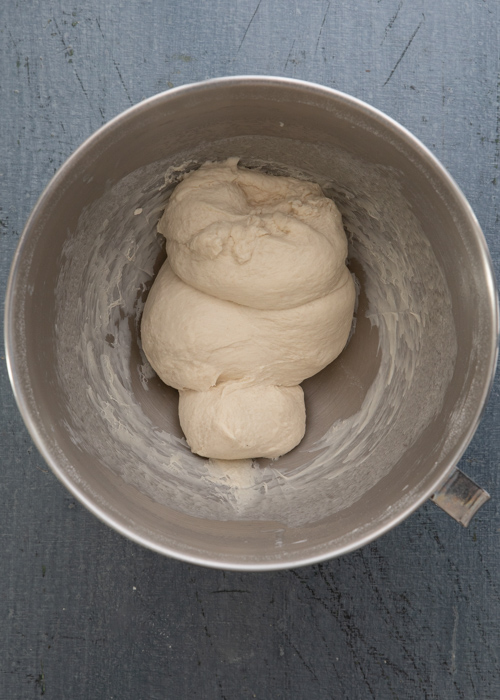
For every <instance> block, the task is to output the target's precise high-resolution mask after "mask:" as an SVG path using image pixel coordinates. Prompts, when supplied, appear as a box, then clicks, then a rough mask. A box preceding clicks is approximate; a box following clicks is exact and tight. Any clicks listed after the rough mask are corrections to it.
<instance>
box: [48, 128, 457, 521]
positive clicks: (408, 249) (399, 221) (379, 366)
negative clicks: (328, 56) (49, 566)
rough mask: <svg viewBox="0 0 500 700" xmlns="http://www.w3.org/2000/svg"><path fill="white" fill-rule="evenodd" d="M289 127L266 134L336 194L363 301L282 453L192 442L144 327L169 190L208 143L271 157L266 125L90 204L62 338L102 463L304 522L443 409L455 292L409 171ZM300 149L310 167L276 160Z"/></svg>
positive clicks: (170, 496) (305, 174)
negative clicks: (424, 226) (266, 454)
mask: <svg viewBox="0 0 500 700" xmlns="http://www.w3.org/2000/svg"><path fill="white" fill-rule="evenodd" d="M284 141H286V140H285V139H282V140H280V145H279V146H278V145H277V142H276V141H271V140H269V141H266V139H260V140H259V142H258V143H259V144H260V145H259V149H260V152H261V153H266V154H267V155H268V162H267V163H266V164H265V167H266V170H267V171H269V172H275V173H276V174H289V175H293V176H295V177H302V178H304V179H312V180H316V181H317V182H319V184H320V185H322V187H323V189H324V191H325V193H326V194H327V195H328V196H331V197H333V198H334V200H335V202H336V203H337V205H338V206H339V208H340V210H341V212H342V215H343V219H344V225H345V228H346V231H347V234H348V237H349V241H350V258H351V263H352V269H353V271H354V272H355V274H356V275H357V277H358V280H359V284H360V306H359V309H358V313H357V319H356V328H355V331H354V334H353V335H352V338H351V340H350V342H349V344H348V347H347V349H346V351H345V352H344V354H343V355H341V356H340V358H339V359H338V360H337V361H336V362H337V363H338V364H336V366H335V367H334V368H333V370H332V372H333V374H332V372H329V371H326V370H324V371H323V372H324V374H323V373H320V375H318V379H317V380H307V382H306V383H305V392H306V399H307V400H308V401H309V406H310V412H309V415H310V424H309V423H308V427H307V433H306V438H305V439H304V441H303V443H302V444H301V445H299V447H298V448H296V449H295V450H293V452H291V453H290V454H289V455H285V456H284V457H281V458H280V459H279V460H276V461H274V462H263V461H260V462H252V461H247V462H245V463H244V464H239V465H229V466H228V465H224V464H220V463H214V462H212V461H208V460H205V459H203V458H201V457H198V456H196V455H193V454H192V453H191V452H190V450H189V448H188V446H187V444H186V441H185V440H184V438H183V436H182V433H181V431H180V428H179V424H178V419H177V398H176V392H175V391H174V390H172V389H170V388H168V387H166V386H165V385H163V384H162V383H161V382H160V381H159V380H158V378H157V377H156V375H155V374H154V372H152V370H151V368H150V366H149V364H148V362H147V360H146V358H145V356H144V354H143V353H142V350H141V347H140V337H139V327H140V319H141V314H142V309H143V306H144V301H145V299H146V297H147V293H148V290H149V288H150V286H151V283H152V280H153V278H154V275H155V273H156V271H157V270H158V268H159V266H160V264H161V262H163V260H164V257H165V254H164V252H163V249H164V241H163V239H162V237H161V236H159V235H158V234H157V233H156V224H157V221H158V219H159V217H160V215H161V213H162V211H163V209H164V206H165V203H166V201H167V199H168V196H169V193H170V192H171V191H172V189H173V187H174V186H175V184H176V182H177V181H178V180H179V178H180V177H182V175H183V173H184V172H186V171H188V170H189V169H192V168H193V167H196V164H197V163H201V162H203V161H204V160H207V158H208V157H212V158H213V159H218V160H219V159H220V160H222V159H223V158H225V157H228V156H229V155H235V154H236V155H241V156H242V162H243V163H244V164H245V165H247V166H250V167H256V166H262V165H263V159H262V158H260V160H259V159H258V158H257V157H256V156H255V157H252V156H251V155H250V154H251V153H255V150H256V148H255V144H256V141H255V139H254V142H253V150H252V148H251V145H250V143H249V141H248V139H247V140H245V139H244V138H243V137H242V138H241V139H234V140H232V142H229V141H224V142H221V143H220V144H219V146H217V145H215V146H214V145H213V144H212V145H211V147H210V151H209V152H207V151H205V152H203V150H202V149H201V150H200V152H198V153H196V154H180V156H179V158H178V160H177V161H176V163H162V162H160V163H155V164H153V165H150V166H147V167H144V168H141V169H140V170H138V171H136V172H134V173H132V174H130V175H129V176H128V177H127V178H125V179H124V180H122V181H121V182H120V183H119V184H118V185H116V186H115V187H113V188H112V189H110V190H109V191H108V192H107V193H105V194H104V195H103V197H102V198H101V199H100V200H99V201H97V202H96V203H95V204H94V205H92V206H91V207H89V208H88V209H87V210H86V211H85V212H84V213H83V214H82V216H81V217H80V220H79V224H78V229H77V231H75V232H73V234H72V235H71V236H70V237H69V238H68V241H67V243H66V245H65V247H64V251H63V252H64V254H63V260H62V265H61V273H60V278H59V283H58V288H57V331H56V342H57V356H58V359H59V366H58V376H59V381H60V384H61V386H62V387H63V389H64V391H65V393H66V395H67V399H68V412H67V417H66V429H67V431H68V432H69V434H70V435H71V437H72V439H73V441H74V442H75V443H76V444H80V445H84V447H85V450H87V451H88V452H90V453H91V454H93V455H95V456H96V457H98V458H99V460H100V461H101V463H102V465H103V466H102V468H103V469H112V470H113V471H114V472H115V473H117V474H119V475H120V476H121V478H122V479H123V480H124V481H126V482H127V483H129V484H131V485H133V486H134V487H136V488H137V489H139V490H140V491H141V492H143V493H144V494H146V495H147V496H148V497H150V498H151V499H152V500H154V501H156V502H158V503H162V504H165V505H168V506H170V507H172V508H174V509H176V510H179V511H181V512H183V513H186V514H188V515H192V516H194V517H201V518H209V519H220V520H224V519H226V520H233V519H256V520H274V521H278V522H282V523H286V524H287V525H292V526H298V525H301V524H304V523H307V522H312V521H316V520H319V519H321V518H324V517H327V516H328V515H331V514H332V513H335V512H338V511H339V510H341V509H343V508H347V507H349V506H350V505H351V504H353V503H354V502H355V501H356V500H358V499H359V498H360V497H361V496H362V495H363V493H365V492H366V491H368V490H369V489H370V488H371V487H372V486H374V485H375V484H376V483H377V482H378V481H380V479H382V478H383V477H384V476H386V475H387V474H388V472H389V471H390V470H391V468H392V467H393V465H394V464H395V463H396V462H397V460H398V459H399V458H400V457H401V456H402V455H403V453H404V452H405V450H406V449H407V447H408V446H409V445H411V444H413V442H415V440H416V439H417V437H418V436H419V435H420V434H421V433H422V431H423V430H424V429H425V427H426V426H427V425H429V424H430V423H431V422H432V420H433V419H434V417H435V416H436V415H437V414H438V413H439V410H440V408H441V405H442V401H443V397H444V394H445V391H446V388H447V386H448V384H449V381H450V379H451V376H452V372H453V364H454V356H455V352H456V339H455V331H454V326H453V322H452V315H451V302H450V295H449V292H448V290H447V288H446V284H445V281H444V277H443V274H442V272H441V270H440V267H439V265H438V263H437V260H436V258H435V256H434V253H433V251H432V249H431V246H430V244H429V243H428V241H427V239H426V238H425V236H424V235H423V233H422V231H421V229H420V226H419V224H418V221H417V218H416V216H415V214H414V212H412V210H411V208H410V206H409V205H408V203H407V201H406V200H405V198H404V197H403V194H402V193H401V191H400V187H399V184H398V174H397V173H395V172H391V171H389V170H388V169H383V168H380V167H378V166H374V165H368V164H366V163H363V162H361V161H359V160H356V159H355V158H353V157H352V156H349V155H347V154H345V153H343V152H342V151H340V150H335V151H333V150H332V153H331V154H326V155H325V152H324V149H323V150H322V152H321V153H320V154H319V155H318V153H316V152H315V147H313V146H311V145H310V144H300V143H298V142H290V143H281V142H284ZM318 148H319V147H318ZM259 149H257V150H259ZM280 149H281V150H280ZM290 152H293V153H294V163H295V164H296V163H300V164H301V166H300V167H298V166H297V165H294V163H292V164H291V165H290V164H289V165H287V166H285V165H277V164H279V163H284V162H286V161H287V153H290ZM332 159H334V162H335V167H334V168H333V169H332V167H331V166H329V165H328V164H329V163H330V162H333V161H332ZM318 162H320V163H322V166H321V167H318V165H317V163H318ZM269 163H273V164H274V165H273V166H272V167H269ZM332 170H333V171H334V172H332ZM166 172H167V176H165V173H166ZM139 210H141V211H140V214H139V213H137V212H139ZM437 318H439V322H436V319H437ZM370 329H371V330H370ZM367 339H368V340H370V342H372V345H373V343H374V345H373V348H372V350H370V357H369V358H368V360H366V361H365V364H370V367H372V370H371V371H372V375H373V376H371V375H370V376H368V375H366V376H364V378H361V377H360V376H359V372H358V370H357V369H356V368H357V367H358V365H359V366H361V364H362V363H363V357H362V352H363V344H365V343H366V342H368V340H367ZM443 348H445V349H446V351H444V350H443ZM334 364H335V363H334ZM334 380H335V381H334ZM308 382H310V384H308ZM336 382H337V383H336ZM353 397H354V398H353ZM325 406H327V408H325ZM308 411H309V408H308Z"/></svg>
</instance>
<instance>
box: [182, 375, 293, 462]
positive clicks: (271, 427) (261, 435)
mask: <svg viewBox="0 0 500 700" xmlns="http://www.w3.org/2000/svg"><path fill="white" fill-rule="evenodd" d="M179 418H180V422H181V425H182V426H183V429H184V431H185V432H187V433H188V434H189V446H190V447H191V449H192V451H193V452H196V453H197V454H199V455H202V456H203V457H214V456H215V455H216V458H217V459H235V457H234V455H235V453H236V454H238V459H248V458H255V457H269V458H271V459H272V458H274V457H279V456H280V455H282V454H284V453H285V452H289V451H290V450H291V449H293V448H294V447H295V446H296V445H298V443H299V442H300V441H301V440H302V438H303V437H304V432H305V425H306V411H305V407H304V392H303V391H302V387H300V386H289V387H281V386H272V385H268V386H262V385H257V386H250V387H246V386H243V387H241V386H239V385H238V384H234V383H230V384H222V385H220V386H216V387H213V388H212V389H209V390H208V391H181V392H180V399H179Z"/></svg>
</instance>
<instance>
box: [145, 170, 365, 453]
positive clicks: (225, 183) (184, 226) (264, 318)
mask: <svg viewBox="0 0 500 700" xmlns="http://www.w3.org/2000/svg"><path fill="white" fill-rule="evenodd" d="M237 163H238V159H235V158H231V159H229V160H228V161H226V162H225V163H206V164H205V165H203V166H202V167H201V168H200V169H199V170H197V171H195V172H193V173H191V174H190V175H188V176H187V177H186V178H185V179H184V180H183V182H182V183H181V184H180V185H178V186H177V188H176V189H175V190H174V192H173V194H172V196H171V198H170V201H169V203H168V206H167V208H166V209H165V212H164V214H163V216H162V218H161V220H160V222H159V224H158V231H159V232H160V233H163V234H164V235H165V237H166V241H167V242H166V247H167V254H168V259H167V261H166V262H165V264H164V265H163V267H162V268H161V270H160V272H159V274H158V276H157V278H156V280H155V282H154V284H153V287H152V288H151V291H150V293H149V296H148V299H147V301H146V305H145V308H144V314H143V318H142V325H141V334H142V344H143V348H144V352H145V353H146V356H147V358H148V360H149V362H150V363H151V365H152V367H153V369H154V370H155V371H156V372H157V374H158V375H159V376H160V378H161V379H162V380H163V381H164V382H165V383H166V384H169V385H170V386H173V387H175V388H176V389H178V390H179V392H180V403H179V417H180V422H181V427H182V429H183V431H184V434H185V435H186V439H187V441H188V444H189V446H190V447H191V449H192V451H193V452H196V453H197V454H200V455H202V456H205V457H212V458H215V459H244V458H249V457H270V458H273V457H277V456H279V455H281V454H284V453H286V452H288V451H289V450H291V449H292V448H293V447H295V445H297V444H298V443H299V442H300V440H301V439H302V437H303V435H304V431H305V409H304V398H303V392H302V389H301V388H300V387H298V386H297V385H298V384H299V383H300V382H302V381H303V380H304V379H306V378H307V377H310V376H312V375H313V374H316V372H319V371H320V370H321V369H323V367H325V366H326V365H327V364H329V363H330V362H332V360H334V359H335V358H336V357H337V356H338V355H339V354H340V352H341V351H342V349H343V348H344V346H345V343H346V341H347V338H348V335H349V331H350V328H351V322H352V314H353V308H354V300H355V290H354V284H353V280H352V277H351V274H350V273H349V270H348V269H347V267H346V265H345V258H346V255H347V241H346V237H345V233H344V230H343V228H342V220H341V216H340V213H339V212H338V210H337V207H336V206H335V204H334V203H333V202H332V201H331V200H329V199H327V198H326V197H325V196H324V195H323V194H322V192H321V189H320V187H319V186H318V185H315V184H313V183H309V182H302V181H299V180H296V179H294V178H288V177H275V176H271V175H264V174H262V173H260V172H257V171H252V170H247V169H244V168H239V167H238V165H237Z"/></svg>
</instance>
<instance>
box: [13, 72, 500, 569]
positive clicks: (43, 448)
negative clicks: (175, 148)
mask: <svg viewBox="0 0 500 700" xmlns="http://www.w3.org/2000/svg"><path fill="white" fill-rule="evenodd" d="M231 85H232V86H234V87H238V88H241V87H243V86H249V87H257V86H271V87H272V86H275V87H276V86H278V87H289V88H292V89H293V88H300V90H301V91H304V90H307V91H309V93H310V94H314V95H317V96H319V95H322V96H324V97H326V98H329V99H332V98H333V100H334V101H336V102H340V103H344V104H347V105H349V106H351V107H354V108H355V109H356V110H357V111H360V112H362V113H364V114H365V115H366V116H368V117H369V118H371V119H373V120H375V121H376V122H378V123H380V124H381V125H383V126H384V127H386V128H389V129H390V130H391V131H392V132H393V133H394V135H395V136H397V137H398V139H400V140H402V141H403V142H404V143H405V144H406V146H408V147H410V149H411V150H412V151H413V152H414V153H415V155H416V156H418V158H419V159H420V160H421V161H423V162H424V163H425V164H426V165H427V166H428V167H430V168H431V169H432V170H433V171H434V172H435V173H436V175H437V176H438V177H439V178H440V180H441V182H443V183H444V184H445V185H446V187H447V189H448V191H449V192H450V193H451V194H452V195H453V197H454V199H455V201H456V203H457V205H458V206H459V207H460V208H461V209H462V211H463V213H464V217H465V219H466V221H467V226H468V228H469V229H470V230H471V231H472V232H473V234H474V235H475V238H476V241H477V242H478V244H479V249H480V256H481V263H482V267H483V269H484V272H485V279H484V283H485V287H486V288H487V290H488V297H489V299H490V311H491V319H490V320H491V329H492V333H491V343H490V352H489V358H488V360H489V361H488V367H487V369H488V377H489V380H488V382H485V385H484V386H483V387H482V392H481V401H480V402H479V403H478V407H477V408H476V410H475V413H474V419H473V420H472V421H471V424H470V426H469V429H468V430H467V432H466V434H465V436H464V437H463V439H462V440H461V442H460V443H459V444H458V445H456V446H455V449H454V450H453V451H451V452H450V453H449V455H448V466H447V467H446V469H444V470H443V471H440V472H439V473H438V474H436V477H435V479H433V480H432V483H431V484H430V486H428V487H427V488H426V489H425V490H424V491H423V492H422V493H420V494H419V495H418V496H416V497H415V498H413V499H411V498H408V502H407V504H406V505H405V506H404V507H403V508H402V509H401V511H400V512H399V513H398V514H397V515H396V516H395V517H394V516H393V517H392V518H391V519H390V520H388V521H387V522H384V523H383V524H382V525H380V524H379V525H378V526H376V527H375V528H373V530H372V531H370V532H369V533H367V534H365V535H363V536H362V537H360V538H359V539H357V540H356V541H355V542H352V543H350V544H348V545H345V546H344V547H340V548H338V549H335V550H334V551H329V552H328V551H323V552H321V553H319V554H314V555H310V556H304V557H302V556H296V557H294V558H293V559H291V558H289V559H287V560H280V561H276V560H262V561H261V562H254V563H250V562H245V561H243V560H242V561H234V560H226V559H225V558H224V556H221V557H220V558H219V557H217V558H215V557H214V558H210V557H208V556H203V555H198V554H191V553H189V552H188V551H182V550H181V549H175V548H170V547H167V546H164V545H160V544H158V543H156V542H154V541H153V540H151V539H148V537H146V536H143V535H140V534H138V533H136V532H135V531H134V530H133V529H132V528H131V527H130V526H127V525H126V524H124V523H122V522H118V521H117V519H116V518H115V517H114V516H113V514H112V512H111V510H110V509H106V508H105V507H103V506H101V505H99V504H98V503H97V502H95V501H93V500H92V499H91V498H90V497H89V496H88V495H87V494H86V493H85V492H84V491H83V490H82V489H81V488H79V487H78V485H77V484H76V483H74V482H73V481H72V480H71V479H70V478H69V476H68V475H67V473H66V472H65V470H64V469H63V468H62V467H61V466H60V465H59V463H58V460H57V459H56V456H55V455H54V454H52V452H51V451H50V450H49V448H48V446H47V445H46V444H45V440H44V437H43V435H42V434H41V432H40V431H39V430H38V428H37V426H36V420H35V417H34V415H33V413H32V411H31V408H30V405H29V401H28V400H27V397H26V395H25V390H24V388H23V384H22V381H21V376H20V375H21V372H20V369H19V367H18V362H17V353H16V347H15V341H14V338H15V332H14V327H15V319H14V315H13V309H14V303H13V302H14V298H15V295H16V283H17V280H18V277H19V268H20V264H21V261H22V259H23V253H24V250H25V248H26V246H27V244H28V240H29V237H30V232H31V227H32V225H33V223H34V221H35V220H36V218H37V217H38V215H39V213H40V212H41V211H42V210H43V207H44V204H45V202H46V201H47V200H49V198H50V197H51V196H52V195H53V193H54V192H56V191H57V189H58V188H59V187H60V186H61V185H62V184H63V183H64V180H65V177H66V175H67V174H69V173H70V172H71V170H72V169H73V166H74V165H75V164H76V163H78V161H79V159H80V158H81V157H82V156H83V155H84V154H85V152H86V151H87V149H88V148H89V147H90V146H94V145H96V144H97V143H98V142H99V141H101V140H103V139H105V138H106V137H107V135H108V133H112V132H113V131H114V130H115V129H116V128H117V127H119V126H120V125H121V124H123V123H125V122H126V121H127V120H128V119H130V118H131V117H136V116H137V115H140V114H141V113H144V112H147V111H148V110H149V108H150V107H151V106H154V105H156V104H161V103H163V102H168V101H169V100H170V99H171V98H173V97H176V96H182V95H187V94H189V93H196V92H197V93H200V94H201V93H202V92H203V91H208V92H209V91H210V90H212V89H213V88H217V87H220V86H226V87H230V86H231ZM4 324H5V325H4V339H5V350H6V364H7V370H8V375H9V379H10V383H11V386H12V390H13V393H14V397H15V400H16V403H17V406H18V409H19V411H20V413H21V416H22V418H23V420H24V423H25V425H26V427H27V429H28V432H29V433H30V436H31V438H32V439H33V442H34V443H35V445H36V447H37V449H38V451H39V452H40V453H41V455H42V457H43V458H44V460H45V461H46V462H47V464H48V465H49V466H50V468H51V470H52V471H53V473H54V474H55V475H56V477H57V478H58V479H59V480H60V481H61V482H62V483H63V484H64V486H65V487H66V488H67V489H68V490H69V491H70V493H71V494H72V495H73V496H74V497H75V498H76V499H77V500H78V501H79V502H80V503H82V505H84V506H85V507H86V508H87V509H88V510H89V511H90V512H91V513H93V514H94V515H95V516H96V517H97V518H99V520H101V521H102V522H104V523H105V524H106V525H108V526H109V527H111V528H112V529H114V530H116V531H117V532H119V533H120V534H122V535H123V536H125V537H127V538H128V539H130V540H132V541H134V542H136V543H137V544H140V545H142V546H143V547H146V548H147V549H150V550H153V551H155V552H158V553H160V554H163V555H166V556H169V557H172V558H174V559H178V560H181V561H184V562H187V563H190V564H198V565H201V566H206V567H210V568H215V569H224V570H232V571H256V572H257V571H273V570H283V569H291V568H296V567H301V566H309V565H312V564H317V563H319V562H322V561H326V560H328V559H332V558H336V557H339V556H342V555H344V554H347V553H349V552H352V551H355V550H357V549H359V548H361V547H363V546H365V545H366V544H368V543H370V542H372V541H374V540H375V539H378V538H379V537H381V536H382V535H384V534H385V533H386V532H389V531H390V530H392V529H393V528H394V527H396V526H397V525H399V524H400V523H401V522H403V521H404V520H405V519H406V518H408V517H409V516H410V515H411V514H412V513H413V512H414V511H416V510H417V509H418V508H419V507H420V506H421V505H422V504H423V503H424V502H425V501H426V500H427V499H428V498H429V497H430V496H432V494H433V493H434V492H435V491H436V490H437V489H438V488H439V486H440V485H441V484H443V483H444V482H445V481H446V480H447V478H448V477H449V476H450V474H451V473H452V471H453V470H454V469H455V467H456V465H457V463H458V462H459V460H460V458H461V457H462V455H463V453H464V452H465V450H466V449H467V447H468V445H469V443H470V441H471V440H472V437H473V435H474V433H475V432H476V430H477V427H478V425H479V422H480V420H481V417H482V415H483V412H484V410H485V407H486V403H487V400H488V397H489V394H490V392H491V389H492V386H493V381H494V377H495V369H496V363H497V357H498V342H499V337H498V336H499V325H500V322H499V300H498V292H497V286H496V280H495V273H494V268H493V264H492V260H491V256H490V253H489V250H488V246H487V242H486V238H485V236H484V233H483V231H482V229H481V227H480V225H479V222H478V220H477V218H476V216H475V214H474V212H473V210H472V207H471V206H470V204H469V202H468V201H467V199H466V197H465V195H464V194H463V192H462V190H461V189H460V187H459V186H458V184H457V183H456V182H455V180H454V179H453V177H452V176H451V175H450V173H449V172H448V170H447V169H446V168H445V167H444V166H443V165H442V164H441V162H440V161H439V160H438V159H437V158H436V156H434V155H433V153H432V152H431V151H430V150H429V149H428V148H427V147H426V146H425V145H424V144H423V143H422V142H421V141H420V140H419V139H418V138H417V137H416V136H414V135H413V134H412V133H411V132H410V131H409V130H407V129H406V128H405V127H404V126H402V125H401V124H400V123H399V122H397V121H396V120H394V119H393V118H392V117H390V116H388V115H387V114H385V113H384V112H382V111H381V110H379V109H377V108H376V107H373V106H371V105H369V104H368V103H366V102H364V101H362V100H360V99H358V98H356V97H353V96H351V95H349V94H347V93H344V92H341V91H339V90H336V89H334V88H330V87H327V86H324V85H320V84H318V83H314V82H309V81H306V80H297V79H294V78H285V77H280V76H273V75H235V76H224V77H217V78H212V79H209V80H203V81H198V82H193V83H187V84H183V85H180V86H178V87H175V88H171V89H170V90H166V91H164V92H161V93H157V94H155V95H152V96H151V97H148V98H146V99H145V100H142V101H141V102H139V103H137V104H135V105H133V106H131V107H129V108H128V109H126V110H124V111H123V112H120V113H119V114H118V115H117V116H115V117H113V118H112V119H111V120H110V121H108V122H106V123H105V124H103V125H102V126H101V127H99V129H97V130H96V131H95V132H93V133H92V134H91V135H90V136H89V137H87V138H86V139H85V140H84V141H83V142H82V143H81V144H80V145H79V146H78V147H77V148H76V149H75V150H74V151H73V152H72V154H71V155H70V156H69V157H68V158H67V159H66V160H65V161H64V163H63V164H62V165H61V166H60V167H59V168H58V170H57V171H56V173H55V174H54V175H53V177H52V178H51V179H50V181H49V182H48V184H47V185H46V186H45V188H44V189H43V191H42V193H41V195H40V196H39V198H38V200H37V202H36V204H35V206H34V207H33V209H32V211H31V213H30V215H29V217H28V219H27V222H26V224H25V226H24V229H23V232H22V234H21V236H20V238H19V242H18V245H17V248H16V251H15V253H14V257H13V260H12V263H11V269H10V274H9V278H8V282H7V289H6V296H5V309H4Z"/></svg>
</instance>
